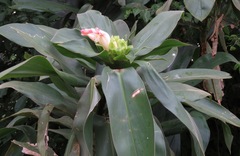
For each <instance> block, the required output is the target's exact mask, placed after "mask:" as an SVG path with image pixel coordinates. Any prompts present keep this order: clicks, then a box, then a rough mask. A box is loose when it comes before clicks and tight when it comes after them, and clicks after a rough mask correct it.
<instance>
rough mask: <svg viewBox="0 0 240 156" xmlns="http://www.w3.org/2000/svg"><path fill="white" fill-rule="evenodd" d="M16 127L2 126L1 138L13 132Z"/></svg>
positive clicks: (0, 130) (0, 129)
mask: <svg viewBox="0 0 240 156" xmlns="http://www.w3.org/2000/svg"><path fill="white" fill-rule="evenodd" d="M15 131H16V129H15V128H5V127H4V128H0V139H3V138H4V137H6V136H7V135H10V134H11V133H13V132H15Z"/></svg>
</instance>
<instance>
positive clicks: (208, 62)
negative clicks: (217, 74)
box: [191, 52, 240, 69]
mask: <svg viewBox="0 0 240 156" xmlns="http://www.w3.org/2000/svg"><path fill="white" fill-rule="evenodd" d="M226 62H234V63H236V64H240V63H239V61H238V60H237V59H236V58H235V57H234V56H233V55H231V54H229V53H226V52H218V53H217V54H216V55H215V56H214V57H212V54H206V55H203V56H202V57H200V58H198V59H197V60H196V61H195V62H194V64H193V65H192V66H191V68H210V69H212V68H214V67H216V66H218V65H221V64H223V63H226Z"/></svg>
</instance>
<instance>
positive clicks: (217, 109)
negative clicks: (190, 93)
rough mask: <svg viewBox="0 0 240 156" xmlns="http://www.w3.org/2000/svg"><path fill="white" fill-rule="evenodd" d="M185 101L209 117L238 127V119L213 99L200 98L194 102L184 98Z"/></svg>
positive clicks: (239, 122) (239, 125)
mask: <svg viewBox="0 0 240 156" xmlns="http://www.w3.org/2000/svg"><path fill="white" fill-rule="evenodd" d="M185 103H186V104H187V105H189V106H191V107H193V108H195V109H196V110H198V111H200V112H202V113H204V114H207V115H208V116H210V117H214V118H216V119H219V120H221V121H223V122H227V123H229V124H232V125H234V126H237V127H240V120H239V119H238V118H237V117H236V116H235V115H234V114H233V113H231V112H230V111H229V110H228V109H226V108H224V107H223V106H222V105H219V104H218V103H217V102H215V101H213V100H210V99H201V100H197V101H194V102H193V101H189V100H186V101H185Z"/></svg>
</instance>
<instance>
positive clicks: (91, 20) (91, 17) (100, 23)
mask: <svg viewBox="0 0 240 156" xmlns="http://www.w3.org/2000/svg"><path fill="white" fill-rule="evenodd" d="M77 19H78V22H79V25H80V28H81V29H86V28H96V27H98V28H99V29H101V30H103V31H105V32H107V33H108V34H109V35H110V36H112V35H118V34H117V30H116V28H115V26H114V23H113V22H112V21H111V20H110V19H109V18H108V17H106V16H103V15H102V14H101V13H100V12H99V11H95V10H88V11H86V12H85V13H82V14H78V15H77Z"/></svg>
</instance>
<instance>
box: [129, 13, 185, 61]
mask: <svg viewBox="0 0 240 156" xmlns="http://www.w3.org/2000/svg"><path fill="white" fill-rule="evenodd" d="M182 13H183V12H182V11H167V12H162V13H160V14H158V15H157V16H156V17H155V18H153V19H152V20H151V22H150V23H149V24H148V25H147V26H145V27H144V28H143V29H142V30H141V31H140V32H139V33H138V34H137V35H136V36H135V37H134V38H133V40H132V45H133V47H134V48H133V50H132V51H131V53H134V54H135V56H143V55H146V54H148V53H149V52H151V51H152V50H153V49H155V48H157V47H158V46H160V45H161V43H162V42H163V41H164V40H165V39H166V38H167V37H168V36H169V35H170V34H171V33H172V31H173V30H174V28H175V27H176V25H177V22H178V20H179V19H180V17H181V15H182Z"/></svg>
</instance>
